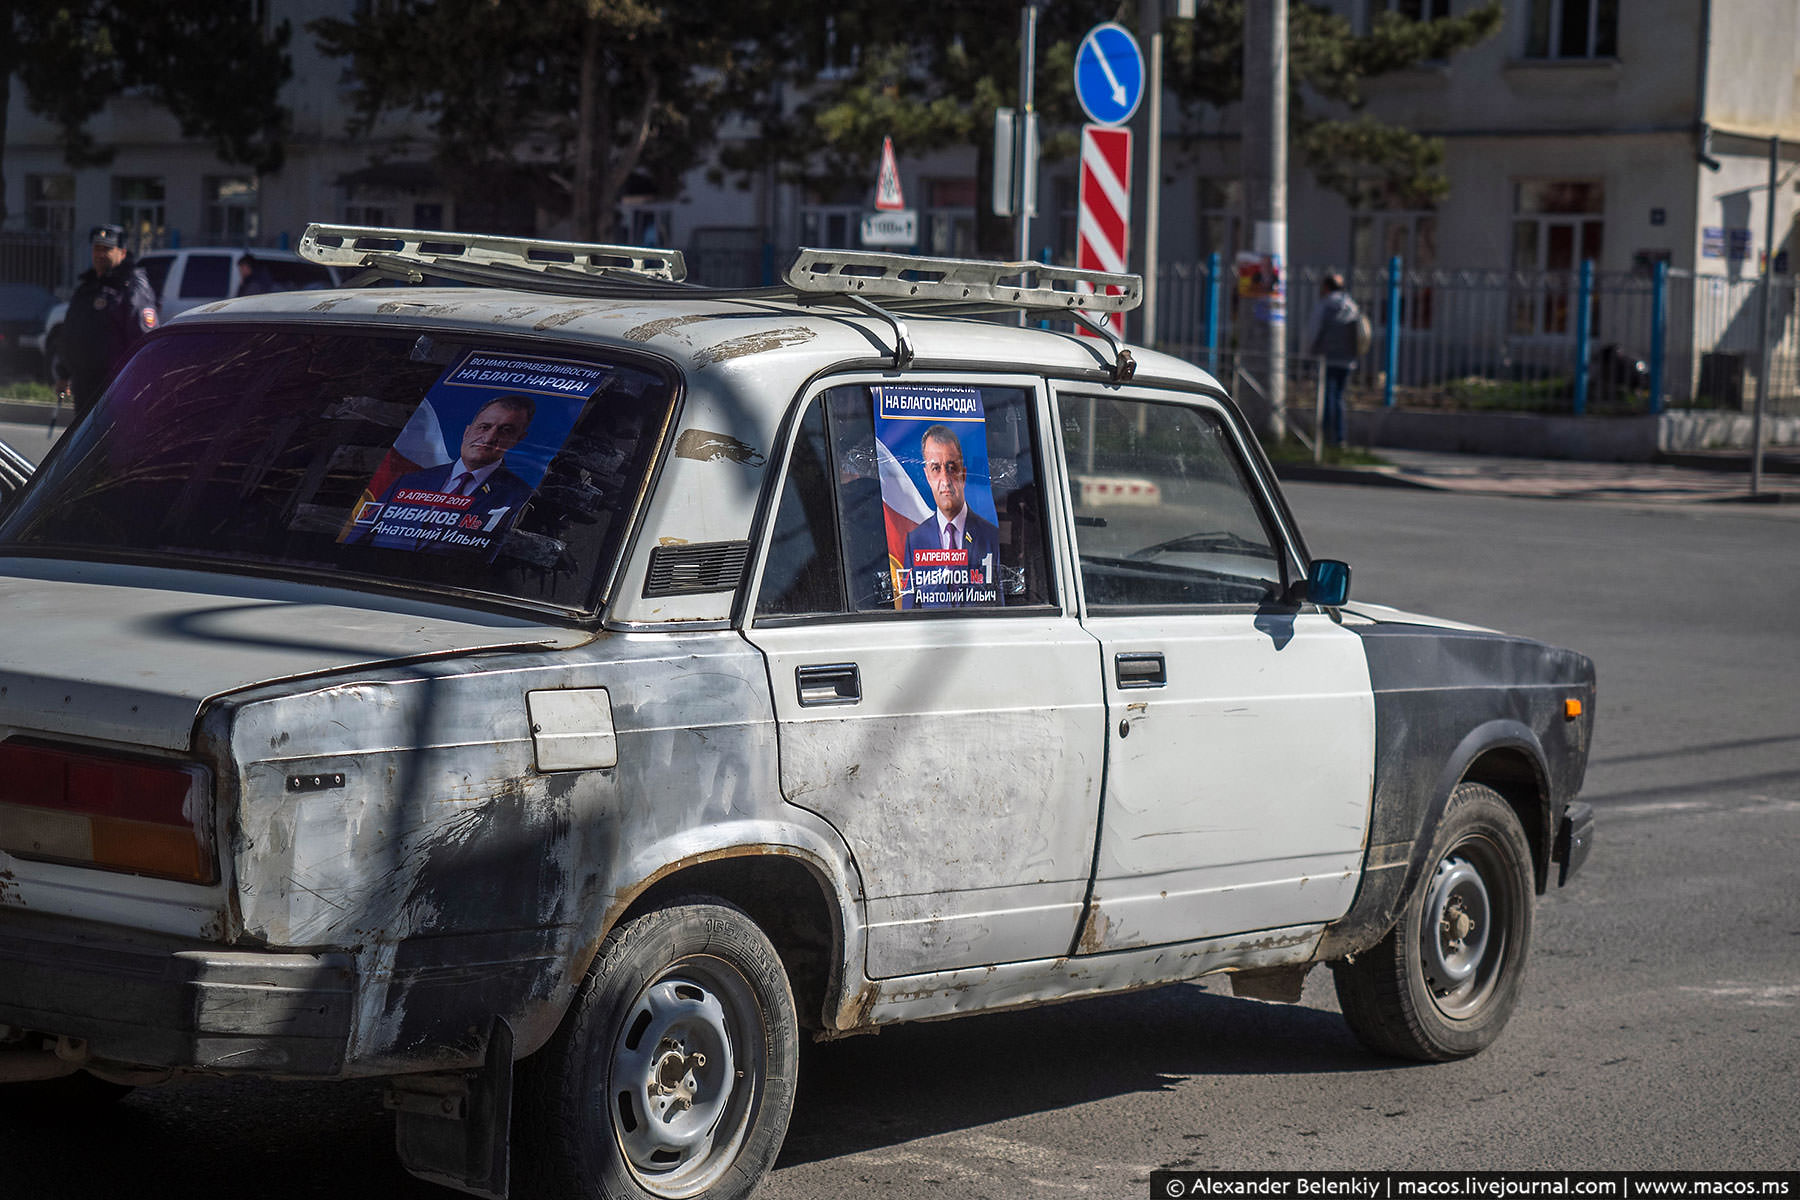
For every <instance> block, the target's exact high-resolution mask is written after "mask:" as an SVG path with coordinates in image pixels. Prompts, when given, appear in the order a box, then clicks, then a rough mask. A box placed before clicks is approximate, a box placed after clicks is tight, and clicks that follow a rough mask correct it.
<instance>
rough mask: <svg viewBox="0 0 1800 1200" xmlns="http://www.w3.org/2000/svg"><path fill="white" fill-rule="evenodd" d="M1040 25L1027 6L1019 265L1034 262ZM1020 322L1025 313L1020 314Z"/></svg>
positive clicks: (1019, 131)
mask: <svg viewBox="0 0 1800 1200" xmlns="http://www.w3.org/2000/svg"><path fill="white" fill-rule="evenodd" d="M1037 22H1038V10H1037V5H1036V4H1027V5H1025V7H1024V9H1023V10H1022V11H1021V12H1020V14H1019V121H1018V127H1017V128H1016V129H1015V130H1014V137H1015V139H1016V142H1017V146H1018V149H1017V151H1016V152H1015V153H1014V155H1013V164H1014V170H1013V178H1014V179H1015V180H1017V181H1018V188H1019V194H1018V208H1017V210H1016V211H1017V217H1016V220H1017V221H1018V226H1017V228H1018V231H1019V253H1018V260H1019V261H1020V262H1030V261H1031V257H1032V256H1031V207H1032V203H1033V202H1034V201H1035V200H1036V199H1037V196H1036V192H1037V145H1036V144H1035V141H1036V139H1035V138H1034V137H1033V134H1034V133H1036V125H1037V122H1036V116H1037V108H1036V107H1035V102H1036V92H1037V89H1036V87H1035V86H1034V82H1035V79H1034V77H1035V76H1036V75H1037ZM1019 320H1020V322H1023V321H1024V320H1025V314H1024V313H1020V314H1019Z"/></svg>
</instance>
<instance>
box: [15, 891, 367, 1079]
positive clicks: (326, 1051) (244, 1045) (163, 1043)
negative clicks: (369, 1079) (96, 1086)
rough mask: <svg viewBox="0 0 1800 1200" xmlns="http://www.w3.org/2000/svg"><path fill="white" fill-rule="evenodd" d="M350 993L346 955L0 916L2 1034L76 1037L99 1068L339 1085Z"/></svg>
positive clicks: (351, 970) (352, 982) (351, 972)
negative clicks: (196, 1071) (198, 1071)
mask: <svg viewBox="0 0 1800 1200" xmlns="http://www.w3.org/2000/svg"><path fill="white" fill-rule="evenodd" d="M355 991H356V970H355V965H354V961H353V960H352V958H351V957H350V955H348V954H337V953H320V954H293V953H258V952H255V951H248V952H245V951H227V950H224V949H223V948H221V947H218V946H213V945H207V944H204V943H202V944H193V943H187V942H175V941H163V940H157V939H152V938H148V937H143V936H140V935H136V934H132V933H129V932H127V931H122V930H111V929H105V928H103V927H96V926H92V925H81V924H76V923H72V922H60V921H57V920H54V919H47V918H43V917H39V916H37V915H36V914H25V913H18V912H7V913H3V914H0V1025H7V1026H11V1027H13V1028H14V1029H23V1030H29V1031H31V1032H35V1033H44V1034H54V1035H60V1036H64V1037H70V1038H80V1039H83V1040H85V1041H86V1042H87V1044H88V1052H89V1054H90V1055H91V1056H92V1057H93V1058H95V1059H102V1060H106V1061H110V1062H117V1063H127V1064H132V1065H136V1066H147V1067H172V1068H202V1069H208V1070H220V1071H234V1072H238V1071H241V1072H249V1073H262V1074H280V1075H297V1076H315V1077H322V1078H329V1077H334V1076H337V1075H340V1074H341V1073H342V1071H343V1067H344V1054H345V1047H346V1045H347V1044H348V1041H349V1035H350V1018H351V1012H352V1008H353V1000H354V997H355Z"/></svg>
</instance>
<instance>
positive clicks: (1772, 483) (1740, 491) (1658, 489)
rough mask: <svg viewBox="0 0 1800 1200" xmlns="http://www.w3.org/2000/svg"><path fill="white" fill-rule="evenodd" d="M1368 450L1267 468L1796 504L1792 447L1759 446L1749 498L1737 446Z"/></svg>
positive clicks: (1660, 500) (1499, 487)
mask: <svg viewBox="0 0 1800 1200" xmlns="http://www.w3.org/2000/svg"><path fill="white" fill-rule="evenodd" d="M1374 453H1375V454H1377V455H1379V456H1380V457H1381V458H1383V459H1385V460H1387V461H1386V464H1385V465H1383V466H1378V467H1328V466H1318V467H1315V466H1313V465H1311V464H1310V463H1284V464H1281V465H1278V466H1277V467H1276V468H1275V473H1276V474H1277V475H1278V476H1280V477H1281V478H1282V479H1283V480H1292V481H1295V482H1308V483H1357V484H1372V485H1378V486H1388V487H1412V488H1427V489H1431V490H1434V491H1443V492H1468V493H1475V494H1482V495H1490V496H1528V497H1535V498H1538V499H1545V500H1616V501H1626V502H1630V503H1651V504H1694V503H1703V502H1704V503H1754V502H1757V500H1760V501H1761V502H1766V503H1783V504H1790V505H1793V504H1800V451H1796V450H1795V448H1793V447H1781V448H1779V449H1776V450H1768V451H1765V452H1764V455H1763V474H1762V481H1761V483H1762V486H1761V488H1760V493H1759V496H1758V497H1757V498H1756V500H1753V499H1752V497H1751V495H1750V456H1749V454H1747V453H1746V452H1744V451H1723V452H1718V453H1709V454H1689V455H1683V456H1681V458H1680V460H1678V461H1676V462H1668V463H1617V462H1574V461H1570V460H1566V459H1529V458H1500V457H1498V456H1494V455H1487V454H1439V453H1434V452H1431V451H1426V450H1394V449H1389V448H1387V447H1376V448H1375V450H1374Z"/></svg>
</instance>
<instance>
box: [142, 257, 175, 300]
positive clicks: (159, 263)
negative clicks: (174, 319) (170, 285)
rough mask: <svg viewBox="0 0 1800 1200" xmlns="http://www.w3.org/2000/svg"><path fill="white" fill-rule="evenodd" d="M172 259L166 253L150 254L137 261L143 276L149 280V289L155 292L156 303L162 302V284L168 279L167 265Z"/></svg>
mask: <svg viewBox="0 0 1800 1200" xmlns="http://www.w3.org/2000/svg"><path fill="white" fill-rule="evenodd" d="M174 261H175V260H174V259H172V258H170V257H169V256H168V255H166V254H152V255H149V256H148V257H146V258H144V259H141V260H140V261H139V265H140V266H142V267H143V268H144V276H145V277H146V278H147V279H149V280H150V290H151V291H153V292H155V293H156V302H157V303H158V304H161V303H162V294H163V285H164V284H165V283H167V282H168V281H169V266H170V264H171V263H173V262H174Z"/></svg>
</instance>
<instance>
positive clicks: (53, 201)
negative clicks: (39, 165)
mask: <svg viewBox="0 0 1800 1200" xmlns="http://www.w3.org/2000/svg"><path fill="white" fill-rule="evenodd" d="M25 226H26V228H28V229H41V230H43V231H44V232H46V233H69V232H71V231H73V230H74V228H75V177H74V176H73V175H27V176H26V177H25Z"/></svg>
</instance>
